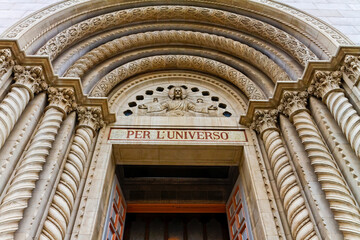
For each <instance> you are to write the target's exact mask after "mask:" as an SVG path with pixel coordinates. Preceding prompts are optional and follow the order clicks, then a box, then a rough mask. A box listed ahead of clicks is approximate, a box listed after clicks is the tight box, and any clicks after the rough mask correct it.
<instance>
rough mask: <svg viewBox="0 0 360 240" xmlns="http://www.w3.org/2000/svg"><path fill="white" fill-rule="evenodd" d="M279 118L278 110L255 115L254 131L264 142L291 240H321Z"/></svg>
mask: <svg viewBox="0 0 360 240" xmlns="http://www.w3.org/2000/svg"><path fill="white" fill-rule="evenodd" d="M277 114H278V112H277V111H276V110H270V111H268V110H264V111H259V110H258V111H256V112H255V116H254V121H253V124H252V127H253V128H254V129H255V130H256V131H257V132H259V133H260V136H261V137H262V139H263V141H264V144H265V148H266V152H267V155H268V157H269V160H270V164H271V169H272V171H273V174H274V176H275V181H276V185H277V187H278V189H279V191H280V197H281V200H282V203H283V207H284V209H285V212H286V217H287V220H288V222H289V224H290V229H291V235H292V237H293V238H294V239H297V240H302V239H319V238H318V237H317V235H316V232H315V227H314V224H313V222H312V221H311V219H310V216H309V211H308V209H307V207H306V205H305V199H304V197H303V196H302V194H301V191H300V189H301V188H300V186H299V184H298V182H297V179H296V177H295V173H294V170H293V168H292V166H291V165H290V160H289V158H288V156H287V154H286V150H285V147H284V143H283V141H282V139H281V138H280V134H279V128H278V127H277V126H276V122H277V120H276V119H277Z"/></svg>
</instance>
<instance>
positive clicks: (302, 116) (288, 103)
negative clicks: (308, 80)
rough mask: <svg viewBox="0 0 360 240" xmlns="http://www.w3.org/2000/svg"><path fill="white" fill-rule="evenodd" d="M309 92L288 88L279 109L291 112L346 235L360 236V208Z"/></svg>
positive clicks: (347, 236) (291, 117)
mask: <svg viewBox="0 0 360 240" xmlns="http://www.w3.org/2000/svg"><path fill="white" fill-rule="evenodd" d="M307 97H308V94H307V93H306V92H290V91H285V92H284V94H283V98H282V100H281V104H280V106H279V110H280V111H282V113H284V114H285V115H287V116H289V118H290V121H292V123H293V124H294V126H295V128H296V131H297V132H298V134H299V137H300V139H301V141H302V143H303V145H304V148H305V150H306V152H307V154H308V156H309V159H310V161H311V165H312V166H313V168H314V171H315V173H316V175H317V178H318V181H319V182H320V185H321V188H322V190H323V191H324V193H325V197H326V199H327V200H328V202H329V205H330V209H331V211H332V213H333V215H334V218H335V220H336V221H337V223H338V225H339V229H340V231H341V232H342V234H343V235H344V238H345V239H359V238H360V209H359V207H358V206H357V204H356V202H355V199H354V197H353V196H352V193H351V191H350V189H349V187H348V186H347V184H346V181H345V179H344V177H343V176H342V174H341V172H340V170H339V168H338V166H337V165H336V163H335V160H334V159H333V157H332V155H331V153H330V152H329V149H328V148H327V146H326V144H325V142H324V140H323V139H322V137H321V134H320V132H319V130H318V128H317V126H316V124H315V122H314V120H313V118H312V117H311V115H310V114H309V111H308V109H307V108H306V104H307Z"/></svg>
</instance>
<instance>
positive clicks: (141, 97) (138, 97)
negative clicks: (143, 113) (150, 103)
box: [136, 95, 144, 101]
mask: <svg viewBox="0 0 360 240" xmlns="http://www.w3.org/2000/svg"><path fill="white" fill-rule="evenodd" d="M136 100H138V101H141V100H144V96H143V95H138V96H136Z"/></svg>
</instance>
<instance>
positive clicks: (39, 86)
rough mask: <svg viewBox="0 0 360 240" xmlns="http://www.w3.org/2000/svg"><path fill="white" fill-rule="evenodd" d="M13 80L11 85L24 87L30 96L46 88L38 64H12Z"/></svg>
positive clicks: (46, 85)
mask: <svg viewBox="0 0 360 240" xmlns="http://www.w3.org/2000/svg"><path fill="white" fill-rule="evenodd" d="M14 80H15V83H14V84H13V85H12V87H24V88H26V89H27V90H28V91H29V94H30V95H31V97H33V96H34V94H37V93H39V92H41V91H43V90H46V89H47V88H48V84H47V83H46V81H45V78H44V75H43V70H42V68H41V67H40V66H21V65H15V66H14Z"/></svg>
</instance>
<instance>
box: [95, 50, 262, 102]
mask: <svg viewBox="0 0 360 240" xmlns="http://www.w3.org/2000/svg"><path fill="white" fill-rule="evenodd" d="M166 68H181V69H191V70H197V71H203V72H207V73H211V74H214V75H217V76H219V77H220V78H222V79H226V80H228V81H229V82H231V83H233V84H234V85H236V86H237V87H238V88H239V89H241V90H242V91H243V92H244V94H245V95H246V96H247V97H248V98H249V99H265V95H264V93H263V92H262V91H261V89H260V88H259V87H258V86H256V84H254V83H253V82H252V81H251V80H250V79H249V78H247V77H246V76H245V75H244V74H242V73H241V72H239V71H237V70H236V69H234V68H232V67H229V66H227V65H225V64H223V63H220V62H217V61H214V60H212V59H206V58H203V57H197V56H188V55H160V56H154V57H147V58H142V59H138V60H135V61H132V62H129V63H126V64H124V65H122V66H120V67H118V68H116V69H115V70H113V71H111V72H110V73H109V74H108V75H106V76H105V77H104V78H102V79H101V80H100V81H99V82H98V83H97V84H96V85H95V87H94V88H93V89H92V91H91V93H90V96H95V97H103V96H107V95H108V94H109V92H110V91H111V89H113V88H114V87H115V86H116V84H118V83H120V82H121V81H123V80H125V79H126V78H129V77H131V76H133V75H135V74H140V73H144V72H147V71H150V70H151V71H155V70H161V69H166Z"/></svg>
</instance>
